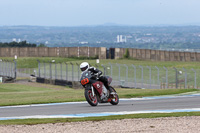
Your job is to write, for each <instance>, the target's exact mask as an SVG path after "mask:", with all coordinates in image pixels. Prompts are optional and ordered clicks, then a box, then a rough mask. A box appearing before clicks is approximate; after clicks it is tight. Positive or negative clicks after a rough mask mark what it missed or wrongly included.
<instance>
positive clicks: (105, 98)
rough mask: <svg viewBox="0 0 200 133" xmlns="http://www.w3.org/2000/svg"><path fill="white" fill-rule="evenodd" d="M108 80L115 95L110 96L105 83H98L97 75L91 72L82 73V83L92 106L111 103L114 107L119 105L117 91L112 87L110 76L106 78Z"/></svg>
mask: <svg viewBox="0 0 200 133" xmlns="http://www.w3.org/2000/svg"><path fill="white" fill-rule="evenodd" d="M106 78H107V79H108V84H109V87H110V88H111V90H112V92H114V94H110V93H111V92H110V91H109V90H107V89H106V87H105V86H104V84H103V82H101V81H98V76H97V75H92V74H91V72H90V71H86V72H83V73H82V76H81V79H80V81H81V84H82V86H83V87H84V88H85V98H86V100H87V102H88V103H89V104H90V105H91V106H97V105H98V103H108V102H110V103H111V104H112V105H117V104H118V103H119V97H118V95H117V92H116V90H115V89H114V88H113V87H112V86H110V84H111V82H112V78H111V77H109V76H106Z"/></svg>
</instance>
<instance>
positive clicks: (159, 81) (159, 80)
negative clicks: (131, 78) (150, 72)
mask: <svg viewBox="0 0 200 133" xmlns="http://www.w3.org/2000/svg"><path fill="white" fill-rule="evenodd" d="M155 68H156V69H157V71H158V85H159V89H160V78H159V76H160V72H159V68H158V67H157V66H155Z"/></svg>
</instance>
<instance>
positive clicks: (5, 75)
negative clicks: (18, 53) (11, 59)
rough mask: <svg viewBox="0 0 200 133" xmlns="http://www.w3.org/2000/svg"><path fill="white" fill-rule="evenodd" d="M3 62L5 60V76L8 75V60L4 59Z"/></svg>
mask: <svg viewBox="0 0 200 133" xmlns="http://www.w3.org/2000/svg"><path fill="white" fill-rule="evenodd" d="M5 62H6V67H5V69H6V75H5V76H8V66H7V64H8V60H5Z"/></svg>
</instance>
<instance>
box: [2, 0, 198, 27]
mask: <svg viewBox="0 0 200 133" xmlns="http://www.w3.org/2000/svg"><path fill="white" fill-rule="evenodd" d="M199 7H200V0H0V26H13V25H34V26H86V25H87V26H90V25H103V24H118V25H133V26H138V25H139V26H141V25H200V16H199V13H200V8H199Z"/></svg>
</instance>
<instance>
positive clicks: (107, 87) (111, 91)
mask: <svg viewBox="0 0 200 133" xmlns="http://www.w3.org/2000/svg"><path fill="white" fill-rule="evenodd" d="M105 87H106V89H107V90H109V92H110V95H114V94H116V93H115V92H113V90H112V89H111V88H110V86H108V85H105Z"/></svg>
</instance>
